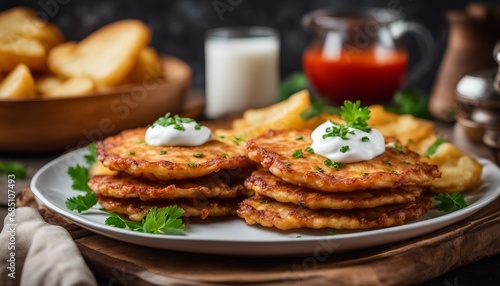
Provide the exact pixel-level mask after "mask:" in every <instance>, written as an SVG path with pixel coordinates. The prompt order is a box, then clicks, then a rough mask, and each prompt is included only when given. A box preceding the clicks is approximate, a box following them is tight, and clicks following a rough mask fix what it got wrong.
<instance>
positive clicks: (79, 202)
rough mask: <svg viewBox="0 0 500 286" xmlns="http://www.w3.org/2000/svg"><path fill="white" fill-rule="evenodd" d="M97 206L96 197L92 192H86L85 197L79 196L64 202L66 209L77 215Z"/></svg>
mask: <svg viewBox="0 0 500 286" xmlns="http://www.w3.org/2000/svg"><path fill="white" fill-rule="evenodd" d="M95 204H97V196H96V194H95V193H93V192H88V193H87V194H86V195H79V196H76V197H72V198H69V199H67V200H66V207H67V208H68V209H70V210H72V211H74V210H76V211H78V212H79V213H81V212H82V211H86V210H88V209H90V208H92V207H93V206H94V205H95Z"/></svg>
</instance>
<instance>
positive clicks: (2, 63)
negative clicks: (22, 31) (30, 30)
mask: <svg viewBox="0 0 500 286" xmlns="http://www.w3.org/2000/svg"><path fill="white" fill-rule="evenodd" d="M46 56H47V51H46V48H45V47H44V46H43V45H42V43H40V42H39V41H38V40H36V39H28V38H21V37H14V38H3V39H2V38H0V69H1V70H3V71H6V72H9V71H12V70H13V69H14V68H15V67H16V66H17V65H18V64H20V63H23V64H25V65H26V66H27V67H29V68H30V70H32V71H45V70H46V69H47V67H46V64H45V59H46Z"/></svg>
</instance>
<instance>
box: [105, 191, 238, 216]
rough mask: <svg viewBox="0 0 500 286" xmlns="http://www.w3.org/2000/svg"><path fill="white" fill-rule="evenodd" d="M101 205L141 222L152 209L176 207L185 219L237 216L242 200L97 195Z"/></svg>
mask: <svg viewBox="0 0 500 286" xmlns="http://www.w3.org/2000/svg"><path fill="white" fill-rule="evenodd" d="M97 200H98V202H99V204H100V205H101V206H102V207H103V208H104V209H105V210H107V211H112V212H115V213H118V214H124V215H127V216H128V217H129V219H130V220H133V221H141V220H142V219H143V218H144V216H146V215H147V214H148V212H149V209H151V208H152V207H155V206H156V207H158V208H163V207H167V206H173V205H176V206H178V207H180V208H182V209H184V214H183V216H184V217H200V218H202V219H205V218H207V217H212V216H213V217H216V216H228V215H235V214H236V210H237V208H238V202H239V201H241V199H207V198H199V199H197V198H195V199H177V200H151V201H142V200H140V199H117V198H112V197H106V196H102V195H97Z"/></svg>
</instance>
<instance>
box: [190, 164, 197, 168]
mask: <svg viewBox="0 0 500 286" xmlns="http://www.w3.org/2000/svg"><path fill="white" fill-rule="evenodd" d="M188 166H189V167H191V168H196V167H198V164H196V163H188Z"/></svg>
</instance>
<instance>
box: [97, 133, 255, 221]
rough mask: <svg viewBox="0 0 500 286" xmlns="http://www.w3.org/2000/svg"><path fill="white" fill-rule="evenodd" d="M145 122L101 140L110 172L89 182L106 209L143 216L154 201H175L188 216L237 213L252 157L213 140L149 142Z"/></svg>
mask: <svg viewBox="0 0 500 286" xmlns="http://www.w3.org/2000/svg"><path fill="white" fill-rule="evenodd" d="M145 132H146V128H141V129H134V130H127V131H124V132H122V133H120V134H118V135H116V136H112V137H108V138H106V139H105V140H103V141H102V142H99V143H98V145H97V153H98V156H99V160H100V161H101V163H102V164H103V165H104V166H105V167H107V168H109V169H110V170H114V171H118V172H117V173H115V174H111V175H95V176H92V177H91V178H90V181H89V187H90V188H91V190H92V191H94V192H95V193H96V194H97V197H98V201H99V204H100V205H101V206H102V207H103V208H104V209H106V210H108V211H113V212H116V213H119V214H124V215H127V216H128V217H129V218H130V219H131V220H134V221H140V220H142V218H143V217H144V216H145V215H146V214H147V213H148V211H149V209H151V208H152V207H154V206H156V207H159V208H161V207H165V206H170V205H177V206H178V207H180V208H183V209H184V211H185V213H184V216H186V217H201V218H206V217H209V216H225V215H235V214H236V210H237V208H238V202H240V201H241V200H242V199H243V198H244V197H247V196H248V195H249V191H248V190H247V189H246V188H245V187H244V186H243V181H244V180H245V178H247V177H248V175H249V172H251V170H252V167H253V166H254V163H253V162H251V161H250V160H248V159H247V158H246V157H245V156H244V155H243V154H244V152H243V150H241V149H239V148H236V147H232V146H228V145H227V144H225V143H222V142H219V141H215V140H210V141H208V142H207V143H205V144H203V145H201V146H194V147H174V146H150V145H147V144H146V143H145V141H144V135H145Z"/></svg>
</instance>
